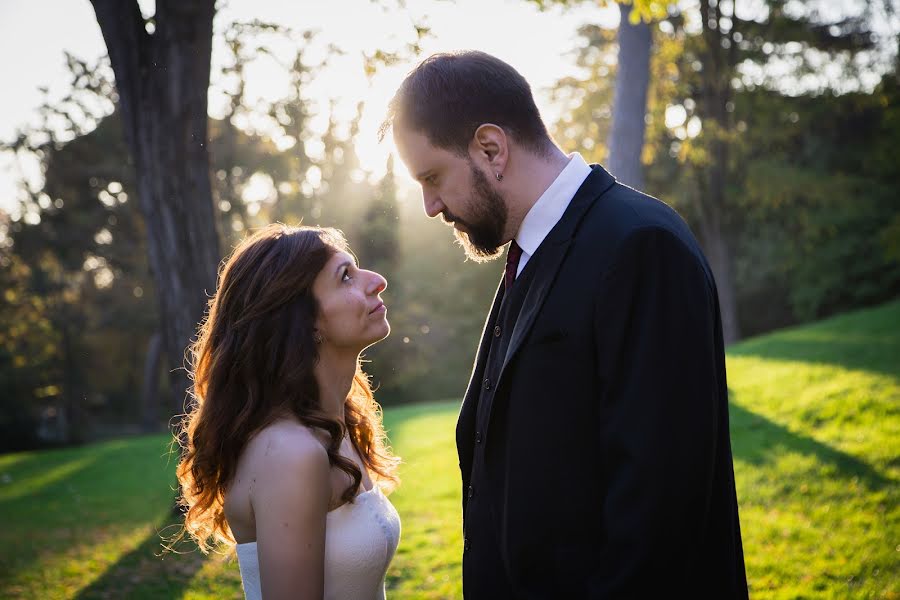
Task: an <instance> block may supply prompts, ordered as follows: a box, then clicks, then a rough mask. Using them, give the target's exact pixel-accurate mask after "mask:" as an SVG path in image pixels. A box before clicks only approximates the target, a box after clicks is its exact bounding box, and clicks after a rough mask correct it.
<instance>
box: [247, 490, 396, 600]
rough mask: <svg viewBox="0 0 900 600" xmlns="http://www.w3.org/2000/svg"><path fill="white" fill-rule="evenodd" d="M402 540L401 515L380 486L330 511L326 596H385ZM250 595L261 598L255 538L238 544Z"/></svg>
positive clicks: (354, 599)
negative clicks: (393, 559) (253, 540)
mask: <svg viewBox="0 0 900 600" xmlns="http://www.w3.org/2000/svg"><path fill="white" fill-rule="evenodd" d="M399 542H400V515H398V514H397V510H396V509H395V508H394V505H393V504H391V502H390V500H388V499H387V497H386V496H385V495H384V494H383V493H382V491H381V488H379V487H378V486H377V485H375V486H373V487H372V489H371V490H368V491H365V492H362V493H360V494H358V495H357V496H356V498H355V499H354V501H353V502H350V503H347V504H342V505H341V506H339V507H337V508H335V509H334V510H332V511H330V512H329V513H328V516H327V517H326V524H325V596H324V597H325V599H326V600H331V599H334V600H384V576H385V574H386V573H387V568H388V565H389V564H390V562H391V559H392V558H393V557H394V552H396V550H397V544H398V543H399ZM237 555H238V563H239V564H240V569H241V580H242V581H243V584H244V595H245V597H246V598H247V600H262V590H261V589H260V585H259V559H258V557H257V555H256V542H249V543H246V544H238V545H237Z"/></svg>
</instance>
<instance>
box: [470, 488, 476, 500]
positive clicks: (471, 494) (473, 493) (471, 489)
mask: <svg viewBox="0 0 900 600" xmlns="http://www.w3.org/2000/svg"><path fill="white" fill-rule="evenodd" d="M474 495H475V488H473V487H472V486H471V485H470V486H469V498H471V497H472V496H474Z"/></svg>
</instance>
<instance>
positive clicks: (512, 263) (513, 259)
mask: <svg viewBox="0 0 900 600" xmlns="http://www.w3.org/2000/svg"><path fill="white" fill-rule="evenodd" d="M520 258H522V248H521V247H520V246H519V245H518V244H517V243H516V240H513V241H511V242H510V243H509V250H507V251H506V273H505V275H504V278H503V281H504V283H505V285H506V289H509V288H510V287H511V286H512V284H513V282H514V281H515V280H516V271H518V269H519V259H520Z"/></svg>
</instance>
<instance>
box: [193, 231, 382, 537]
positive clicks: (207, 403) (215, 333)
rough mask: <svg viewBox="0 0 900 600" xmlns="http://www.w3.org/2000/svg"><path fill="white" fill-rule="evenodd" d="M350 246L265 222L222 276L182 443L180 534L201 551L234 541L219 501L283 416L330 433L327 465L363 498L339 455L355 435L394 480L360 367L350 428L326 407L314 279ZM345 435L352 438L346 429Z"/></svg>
mask: <svg viewBox="0 0 900 600" xmlns="http://www.w3.org/2000/svg"><path fill="white" fill-rule="evenodd" d="M347 250H348V249H347V243H346V241H345V239H344V237H343V236H342V235H341V233H340V232H339V231H337V230H334V229H325V228H316V227H288V226H285V225H281V224H274V225H269V226H267V227H265V228H263V229H262V230H260V231H258V232H256V233H255V234H253V235H251V236H249V237H248V238H246V239H245V240H244V241H243V242H242V243H240V244H239V245H238V246H237V248H236V249H235V250H234V252H233V253H232V254H231V256H230V258H228V260H227V261H226V262H225V263H224V266H223V267H222V269H221V270H220V272H219V281H218V287H217V291H216V294H215V296H213V298H212V299H211V300H210V302H209V310H208V312H207V315H206V318H205V320H204V321H203V322H202V323H201V325H200V329H199V335H198V336H197V340H196V342H194V343H193V345H192V346H191V371H192V377H193V382H194V385H193V390H192V395H193V406H192V408H191V410H190V412H189V414H188V415H186V417H185V418H184V419H183V421H182V424H181V428H180V429H181V430H180V432H179V435H178V436H177V439H178V440H179V441H180V443H181V444H182V446H183V447H182V456H181V461H180V463H179V465H178V469H177V474H178V482H179V484H180V486H181V497H180V504H181V506H182V507H183V509H184V512H185V517H184V529H183V530H182V534H181V535H184V533H185V532H186V533H188V534H189V535H190V536H191V537H192V538H193V539H194V540H195V541H196V543H197V545H198V546H199V547H200V549H201V550H202V551H203V552H208V551H209V549H210V548H211V547H212V546H213V545H214V544H215V543H219V544H222V545H224V546H231V545H233V544H234V543H235V541H234V537H233V536H232V534H231V530H230V528H229V527H228V523H227V521H226V519H225V513H224V508H223V503H224V499H225V493H226V492H227V490H228V485H229V483H230V482H231V479H232V477H233V476H234V473H235V468H236V466H237V462H238V458H239V457H240V456H241V452H242V451H243V450H244V448H245V447H246V446H247V443H248V441H249V440H250V438H251V437H252V436H253V435H254V434H256V433H257V432H259V431H260V430H261V429H263V428H264V427H266V426H267V425H269V424H271V423H272V422H274V421H275V420H277V419H279V418H283V417H286V416H293V417H294V418H296V419H297V420H298V421H300V422H301V423H303V424H304V425H306V426H307V427H315V428H318V429H321V430H324V431H325V432H327V434H328V436H329V438H330V442H329V443H328V447H327V451H328V459H329V461H330V463H331V465H332V466H333V467H337V468H338V469H341V470H342V471H344V472H345V473H347V474H348V475H349V476H350V477H351V479H352V483H351V484H350V485H349V486H348V487H347V489H346V490H344V492H343V495H342V498H343V500H344V501H346V502H349V501H351V500H352V498H353V497H354V496H355V495H356V494H357V493H358V491H359V486H360V482H361V481H362V473H361V472H360V469H359V468H358V467H357V466H356V464H355V463H354V462H353V461H351V460H349V459H347V458H344V457H343V456H341V455H340V454H339V453H338V451H339V448H340V443H341V440H342V439H343V437H344V435H345V433H346V434H349V438H350V440H351V441H352V442H353V444H354V446H355V447H356V449H357V451H358V452H359V454H360V457H361V458H362V460H363V463H364V464H365V466H366V468H367V469H368V470H369V471H371V472H372V473H373V475H374V476H375V479H376V481H377V484H378V485H380V486H381V487H383V488H386V489H391V488H393V487H394V486H395V485H396V484H397V482H398V479H397V476H396V470H397V463H398V459H397V458H396V457H394V456H393V455H392V453H391V451H390V449H389V448H388V447H387V446H386V444H385V434H384V427H383V425H382V421H381V413H380V408H379V406H378V404H377V403H376V402H375V399H374V396H373V394H372V389H371V387H370V385H369V379H368V377H367V376H366V374H365V373H364V372H363V370H362V368H361V366H360V365H359V364H358V363H357V367H356V375H355V377H354V380H353V385H352V386H351V390H350V393H349V395H348V396H347V400H346V402H345V405H344V415H345V416H344V420H345V424H342V423H341V422H340V421H338V420H336V419H334V418H332V417H330V416H328V415H327V414H326V413H324V412H323V411H322V410H321V408H320V403H319V386H318V384H317V382H316V379H315V375H314V371H313V369H314V367H315V365H316V363H317V361H318V359H319V355H318V349H317V344H316V340H315V338H314V335H315V330H314V327H315V323H316V317H317V314H318V304H317V302H316V299H315V298H314V296H313V293H312V286H313V281H314V280H315V279H316V276H317V275H318V274H319V272H320V271H321V270H322V268H323V267H324V266H325V264H326V263H327V262H328V260H329V259H330V258H331V257H332V256H333V255H334V253H335V252H337V251H347ZM345 429H346V431H345Z"/></svg>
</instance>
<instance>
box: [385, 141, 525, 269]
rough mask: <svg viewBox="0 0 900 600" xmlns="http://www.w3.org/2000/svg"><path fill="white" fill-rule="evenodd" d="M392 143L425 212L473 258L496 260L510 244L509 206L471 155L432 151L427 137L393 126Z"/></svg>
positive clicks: (481, 260)
mask: <svg viewBox="0 0 900 600" xmlns="http://www.w3.org/2000/svg"><path fill="white" fill-rule="evenodd" d="M394 142H395V143H396V145H397V150H398V152H399V153H400V158H401V159H402V160H403V162H404V164H405V165H406V167H407V168H408V169H409V172H410V175H412V177H413V179H415V180H416V181H417V182H418V183H419V185H421V186H422V202H423V204H424V207H425V214H427V215H428V216H429V217H432V218H434V217H437V216H440V217H441V218H442V220H443V221H444V222H445V223H447V224H448V225H452V226H453V231H454V234H455V236H456V239H457V241H458V242H459V243H460V245H461V246H462V247H463V250H464V251H465V253H466V256H468V257H469V258H470V259H471V260H474V261H477V262H484V261H486V260H491V259H493V258H496V257H497V256H499V254H500V248H501V247H502V246H503V244H505V243H506V242H507V241H508V240H505V239H503V238H504V232H505V231H506V220H507V207H506V201H505V200H504V198H503V196H502V195H501V194H500V193H499V191H498V190H496V189H495V188H494V187H493V186H492V185H491V181H490V179H488V177H487V176H486V175H485V173H484V171H482V169H481V168H480V167H479V166H478V165H477V164H476V162H475V160H474V159H473V158H472V157H462V156H459V155H458V154H455V153H453V152H451V151H449V150H445V149H443V148H438V147H435V146H434V145H432V144H431V142H430V141H429V140H428V138H427V137H426V136H425V134H423V133H420V132H417V131H409V130H406V129H404V128H401V127H395V128H394Z"/></svg>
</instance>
